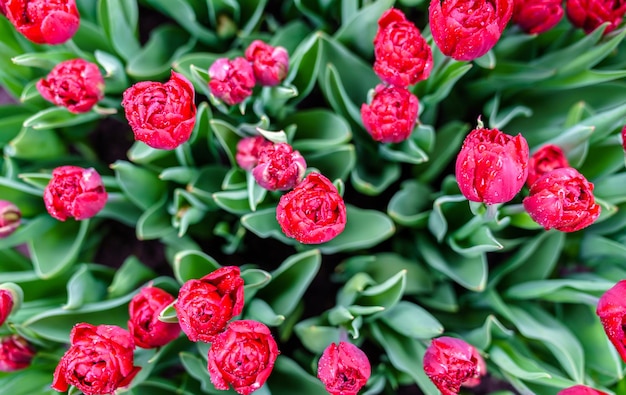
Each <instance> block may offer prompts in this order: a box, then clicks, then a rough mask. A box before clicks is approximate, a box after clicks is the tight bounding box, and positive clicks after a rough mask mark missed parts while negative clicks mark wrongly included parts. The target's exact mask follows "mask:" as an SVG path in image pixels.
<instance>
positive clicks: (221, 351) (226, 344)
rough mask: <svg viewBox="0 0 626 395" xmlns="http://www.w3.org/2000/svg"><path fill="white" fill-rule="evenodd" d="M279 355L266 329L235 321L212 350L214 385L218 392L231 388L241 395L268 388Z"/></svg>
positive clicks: (213, 344) (217, 340) (210, 367)
mask: <svg viewBox="0 0 626 395" xmlns="http://www.w3.org/2000/svg"><path fill="white" fill-rule="evenodd" d="M278 354H279V351H278V345H277V344H276V341H275V340H274V337H273V336H272V333H271V332H270V329H269V328H268V327H267V326H265V325H264V324H262V323H260V322H256V321H252V320H241V321H233V322H231V323H230V325H228V328H227V329H226V330H225V331H224V332H222V333H220V334H219V335H217V337H216V338H215V340H213V343H212V344H211V348H210V349H209V355H208V358H209V364H208V367H207V368H208V371H209V374H210V375H211V382H212V383H213V385H214V386H215V388H216V389H218V390H227V389H228V387H229V385H230V386H232V387H233V389H234V390H235V391H236V392H237V393H238V394H241V395H249V394H250V393H252V392H254V391H256V390H258V389H259V388H261V387H262V386H263V384H265V381H266V380H267V378H268V377H269V376H270V374H271V373H272V370H273V369H274V362H275V361H276V357H278Z"/></svg>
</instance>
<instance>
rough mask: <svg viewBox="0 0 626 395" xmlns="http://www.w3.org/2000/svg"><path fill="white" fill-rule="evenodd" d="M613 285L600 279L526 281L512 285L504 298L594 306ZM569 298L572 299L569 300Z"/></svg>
mask: <svg viewBox="0 0 626 395" xmlns="http://www.w3.org/2000/svg"><path fill="white" fill-rule="evenodd" d="M613 285H615V283H613V282H612V281H603V280H602V279H596V280H578V279H574V278H563V279H551V280H538V281H528V282H523V283H519V284H516V285H513V286H512V287H511V288H509V289H507V290H506V292H505V293H504V296H505V297H507V298H511V299H526V300H527V299H544V300H549V301H554V302H570V303H581V304H582V303H587V304H590V305H593V306H595V305H596V304H597V300H598V298H599V297H600V296H601V295H602V294H603V293H604V292H606V291H607V290H608V289H609V288H611V287H612V286H613ZM593 295H596V296H593ZM569 296H573V298H571V299H570V298H569ZM585 296H586V297H585Z"/></svg>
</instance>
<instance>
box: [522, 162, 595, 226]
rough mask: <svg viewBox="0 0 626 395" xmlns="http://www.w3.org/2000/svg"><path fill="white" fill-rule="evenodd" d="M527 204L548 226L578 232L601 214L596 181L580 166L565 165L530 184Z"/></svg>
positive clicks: (536, 219)
mask: <svg viewBox="0 0 626 395" xmlns="http://www.w3.org/2000/svg"><path fill="white" fill-rule="evenodd" d="M522 203H523V204H524V208H525V209H526V211H527V212H528V214H529V215H530V217H531V218H532V219H533V221H535V222H537V223H538V224H539V225H541V226H543V227H544V228H545V229H546V230H548V229H552V228H554V229H557V230H560V231H562V232H575V231H577V230H580V229H583V228H586V227H587V226H589V225H591V224H592V223H593V222H594V221H595V220H596V219H597V218H598V216H599V215H600V209H601V208H600V205H598V204H597V203H596V202H595V199H594V197H593V184H592V183H590V182H589V181H587V179H586V178H585V176H583V175H582V174H580V173H579V172H578V171H576V169H574V168H571V167H563V168H560V169H555V170H552V171H551V172H549V173H546V174H544V175H543V176H542V177H541V178H539V179H538V180H537V181H535V183H534V184H533V185H532V186H531V187H530V194H529V195H528V197H526V198H524V201H523V202H522Z"/></svg>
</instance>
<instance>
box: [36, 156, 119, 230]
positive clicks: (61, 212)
mask: <svg viewBox="0 0 626 395" xmlns="http://www.w3.org/2000/svg"><path fill="white" fill-rule="evenodd" d="M107 197H108V195H107V192H106V190H105V189H104V184H103V183H102V178H101V177H100V174H98V172H97V171H96V170H94V169H92V168H89V169H83V168H82V167H78V166H60V167H57V168H56V169H54V170H53V171H52V179H51V180H50V182H49V183H48V185H47V186H46V189H45V190H44V193H43V201H44V203H45V204H46V209H47V210H48V213H49V214H50V215H51V216H52V217H54V218H56V219H58V220H59V221H65V220H66V219H67V217H74V219H76V220H82V219H87V218H91V217H93V216H94V215H96V214H98V212H99V211H100V210H102V209H103V208H104V206H105V205H106V202H107Z"/></svg>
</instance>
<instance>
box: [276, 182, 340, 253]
mask: <svg viewBox="0 0 626 395" xmlns="http://www.w3.org/2000/svg"><path fill="white" fill-rule="evenodd" d="M276 220H277V221H278V224H279V225H280V227H281V229H282V231H283V232H284V233H285V235H286V236H287V237H292V238H294V239H296V240H298V241H299V242H300V243H303V244H320V243H325V242H327V241H329V240H332V239H334V238H335V237H337V235H338V234H340V233H341V232H343V230H344V228H345V227H346V205H345V203H344V202H343V198H342V197H341V195H339V192H338V191H337V188H335V186H334V185H333V183H332V182H330V180H329V179H328V178H326V177H324V176H323V175H322V174H320V173H310V174H309V175H308V176H306V177H305V179H304V180H303V181H302V182H301V183H300V184H298V185H297V186H296V187H295V188H294V189H293V190H292V191H290V192H288V193H286V194H284V195H283V196H281V198H280V201H279V202H278V206H277V207H276Z"/></svg>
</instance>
